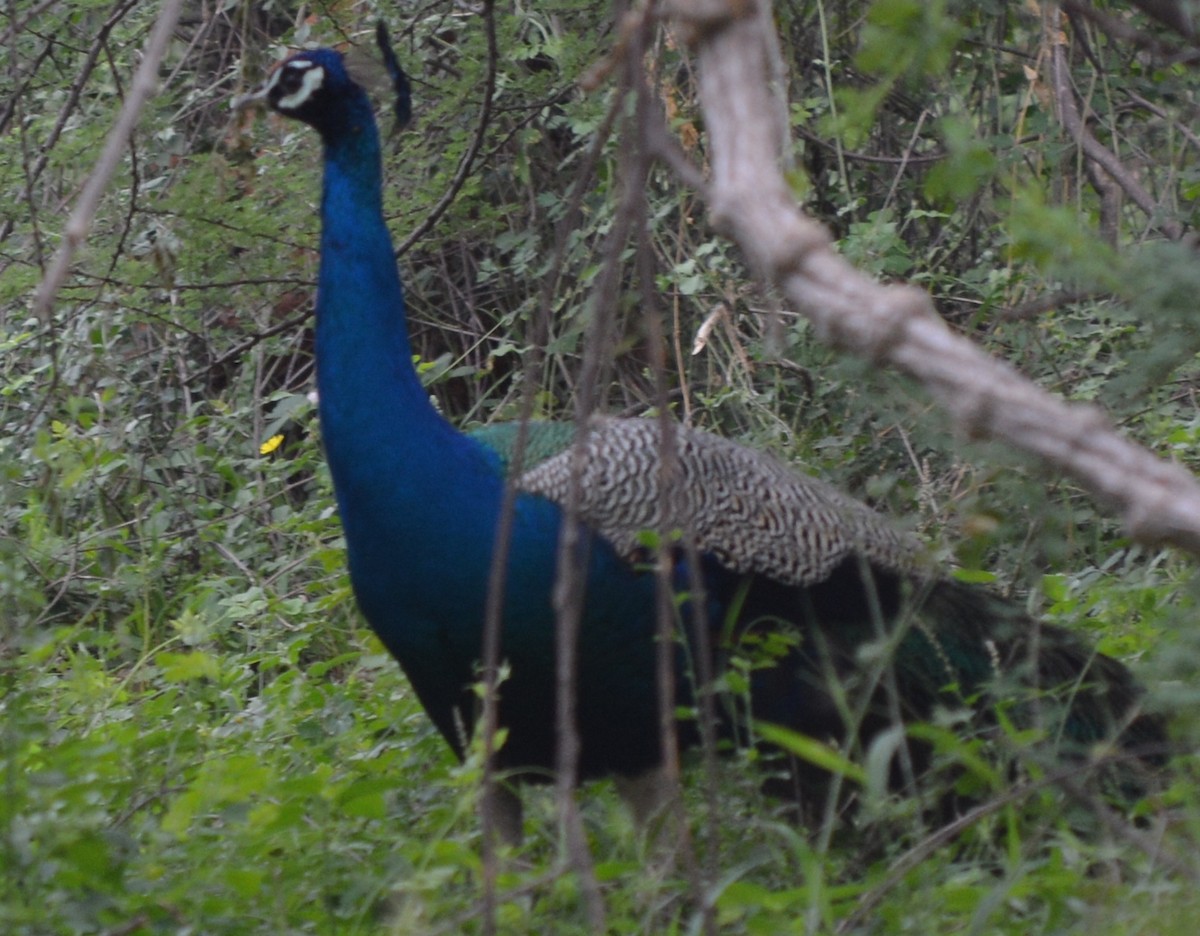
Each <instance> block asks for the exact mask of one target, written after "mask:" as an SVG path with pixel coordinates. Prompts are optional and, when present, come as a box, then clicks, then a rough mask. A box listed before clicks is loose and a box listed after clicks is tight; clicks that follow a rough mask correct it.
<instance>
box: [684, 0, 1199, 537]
mask: <svg viewBox="0 0 1200 936" xmlns="http://www.w3.org/2000/svg"><path fill="white" fill-rule="evenodd" d="M760 3H761V0H760ZM704 6H705V12H704V15H703V19H702V21H700V22H695V21H692V20H690V19H689V17H690V16H691V7H690V5H689V4H687V3H684V2H677V3H675V4H672V6H671V12H672V13H673V14H674V15H675V16H676V17H678V18H679V19H680V21H681V22H682V23H683V24H684V25H685V26H691V28H690V29H689V30H688V34H689V36H690V38H691V41H692V43H693V46H694V48H695V51H696V55H697V58H698V61H699V69H700V101H701V106H702V107H703V110H704V119H705V124H706V126H707V128H708V134H709V155H710V158H711V164H712V178H711V181H710V185H709V207H710V211H711V214H712V219H713V221H714V223H715V224H716V225H717V226H718V227H719V228H720V229H721V230H722V231H724V232H725V233H726V234H728V235H729V236H730V237H731V238H733V240H735V241H736V242H737V243H738V244H739V245H740V246H741V247H742V249H743V250H744V251H745V253H746V255H747V256H748V257H749V258H750V261H751V263H752V264H753V265H754V266H755V268H756V272H757V274H758V275H760V276H761V277H762V278H763V279H764V280H766V281H768V282H770V283H772V284H774V285H775V286H776V287H777V288H778V289H780V290H781V291H782V292H783V294H784V295H785V296H786V298H787V299H788V301H789V302H790V303H791V304H792V305H793V306H794V307H795V308H796V309H797V310H798V311H800V312H803V313H804V314H805V315H807V316H808V317H809V319H810V320H811V321H812V323H813V325H814V326H815V328H816V330H817V332H818V334H820V335H821V336H822V337H823V338H824V339H825V340H827V341H829V342H830V343H831V344H833V345H835V346H836V347H838V348H841V349H843V350H846V351H850V352H852V353H854V354H857V355H860V356H863V357H866V358H868V359H870V360H872V361H877V362H879V363H881V364H886V365H889V366H891V367H894V368H896V369H897V370H899V371H901V372H902V373H905V374H908V375H909V376H911V377H914V378H916V379H917V380H918V381H920V382H921V384H922V385H923V386H924V387H925V388H926V389H927V390H928V391H929V393H930V394H932V395H933V396H934V397H935V398H936V399H937V400H938V402H939V403H941V404H942V405H943V406H944V407H945V408H946V409H947V410H948V411H949V412H950V413H951V414H952V415H953V417H954V419H955V421H956V423H957V424H958V426H959V427H960V428H961V429H962V430H963V431H965V432H966V433H967V434H968V435H970V436H973V437H979V438H992V439H999V440H1001V441H1003V442H1005V443H1007V444H1009V445H1012V446H1014V447H1016V448H1019V449H1022V450H1024V451H1026V452H1030V453H1032V454H1034V455H1036V456H1038V457H1039V458H1041V459H1042V460H1043V461H1045V462H1046V463H1047V464H1048V465H1050V466H1053V467H1054V468H1056V469H1059V470H1061V471H1064V472H1067V473H1069V474H1071V475H1073V476H1074V477H1075V478H1076V479H1078V481H1079V482H1080V483H1081V484H1083V486H1084V487H1086V488H1087V489H1088V490H1089V491H1091V492H1092V493H1093V494H1095V495H1096V496H1097V497H1099V498H1101V499H1102V500H1104V501H1106V502H1107V503H1108V504H1110V505H1111V506H1112V507H1114V508H1115V509H1116V510H1117V511H1119V513H1120V515H1121V517H1122V519H1123V521H1124V523H1125V525H1126V528H1127V529H1128V531H1129V534H1130V535H1131V536H1133V537H1134V538H1135V539H1137V540H1139V541H1140V542H1143V543H1171V544H1174V545H1176V546H1180V547H1182V548H1184V549H1187V550H1189V551H1191V552H1193V553H1197V554H1200V484H1197V482H1196V479H1195V478H1194V477H1193V476H1192V475H1191V474H1190V473H1189V472H1188V471H1186V470H1185V469H1184V468H1182V467H1181V466H1180V465H1178V464H1174V463H1171V462H1167V461H1163V460H1161V459H1159V458H1157V457H1156V456H1154V455H1153V454H1151V453H1150V452H1148V451H1146V450H1145V449H1143V448H1141V447H1139V446H1138V445H1135V444H1134V443H1132V442H1130V441H1129V440H1127V439H1125V438H1123V437H1122V436H1121V435H1119V434H1118V433H1117V432H1116V431H1115V430H1114V429H1113V428H1112V426H1111V425H1110V424H1109V421H1108V419H1107V417H1106V416H1105V415H1104V413H1103V412H1101V411H1100V410H1099V409H1097V408H1096V407H1094V406H1089V405H1084V404H1075V403H1067V402H1065V401H1063V400H1062V399H1060V398H1058V397H1056V396H1053V395H1051V394H1049V393H1046V392H1045V391H1043V390H1041V389H1040V388H1039V387H1037V386H1036V385H1034V384H1033V383H1031V382H1030V381H1028V380H1027V379H1025V378H1024V377H1022V376H1021V375H1020V374H1019V373H1018V372H1017V371H1016V370H1014V369H1013V368H1012V367H1010V366H1009V365H1008V364H1006V363H1004V362H1002V361H999V360H997V359H995V358H993V357H991V356H989V355H988V354H986V353H984V352H983V351H982V350H981V349H980V348H979V347H978V346H976V345H975V344H974V343H973V342H971V341H970V340H968V339H967V338H965V337H963V336H961V335H958V334H956V333H955V332H953V331H951V330H950V329H949V328H948V327H947V326H946V324H945V323H944V322H943V321H942V320H941V318H940V317H939V316H938V315H937V313H936V312H935V310H934V308H933V303H932V301H931V300H930V298H929V296H928V295H926V294H925V293H923V292H921V291H919V290H917V289H914V288H912V287H907V286H884V285H881V284H879V283H877V282H875V281H873V280H871V279H870V278H868V277H867V276H865V275H864V274H862V273H860V272H859V271H858V270H856V269H854V268H853V267H852V266H850V264H848V263H847V262H846V261H845V260H844V259H842V257H841V256H840V255H838V254H837V253H836V252H835V251H834V250H833V247H832V243H831V241H830V237H829V234H828V233H827V232H826V231H825V229H824V228H823V227H822V226H821V225H819V224H818V223H816V222H814V221H813V220H811V219H810V218H808V217H806V216H805V215H804V214H803V213H802V212H801V211H800V209H799V207H798V206H797V204H796V202H795V199H794V198H793V197H792V194H791V192H790V191H789V189H788V186H787V184H786V182H785V180H784V178H783V174H782V172H781V171H780V165H781V160H782V158H783V144H784V140H783V139H782V133H781V130H780V127H779V124H778V120H777V115H778V106H777V103H776V101H775V100H774V98H773V94H774V93H775V92H774V91H773V89H772V85H771V82H770V80H769V79H770V77H771V74H772V72H771V67H770V65H771V63H770V58H769V50H770V47H771V46H770V42H771V38H772V33H771V32H769V31H770V30H771V29H773V26H772V25H771V21H770V16H769V10H768V9H766V7H765V5H763V8H762V9H759V8H758V6H757V5H755V4H753V3H749V2H739V3H734V4H731V5H729V6H727V7H726V10H727V13H726V16H725V17H724V18H723V19H718V18H717V17H715V16H714V15H713V11H712V9H710V8H709V7H711V4H710V3H706V4H705V5H704Z"/></svg>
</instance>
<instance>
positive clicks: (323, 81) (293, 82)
mask: <svg viewBox="0 0 1200 936" xmlns="http://www.w3.org/2000/svg"><path fill="white" fill-rule="evenodd" d="M375 41H376V43H377V44H378V45H379V50H380V52H381V53H382V55H383V67H384V69H385V70H386V72H387V77H388V80H389V82H390V84H391V87H392V90H393V93H394V94H395V98H396V100H395V104H394V105H393V109H394V113H395V115H396V125H397V127H403V126H405V125H407V124H408V122H409V119H410V118H411V116H412V98H411V90H410V87H409V83H408V76H407V75H405V73H404V69H402V68H401V67H400V63H399V62H398V61H397V59H396V53H395V52H394V51H392V44H391V42H390V41H389V40H388V35H387V30H386V29H385V28H384V25H383V23H380V24H379V25H378V26H377V27H376V29H375ZM376 69H377V66H376ZM370 72H371V68H370V66H369V65H368V66H365V67H364V66H362V65H359V63H357V62H355V63H353V64H351V62H350V61H348V59H347V57H346V56H345V55H343V54H342V53H340V52H338V51H336V50H334V49H311V50H308V51H305V52H300V53H298V54H296V55H293V56H292V57H291V58H289V59H285V60H284V61H283V62H282V63H280V65H279V67H278V68H276V69H275V71H273V72H272V73H271V75H270V77H269V78H267V80H266V81H265V82H264V83H263V84H262V86H261V87H259V88H258V89H257V90H255V91H251V92H250V93H249V94H245V95H242V96H241V97H240V98H237V99H236V100H235V101H234V102H233V106H234V107H238V108H240V107H245V106H248V105H252V104H255V103H258V102H265V103H266V105H267V106H268V107H270V108H271V109H272V110H274V111H276V112H278V113H280V114H283V115H284V116H285V117H293V118H295V119H296V120H302V121H303V122H304V123H306V124H309V125H310V126H312V127H314V128H316V130H317V131H318V132H320V133H321V134H322V135H323V136H328V135H332V134H336V133H339V132H342V131H344V130H345V129H346V124H347V121H348V120H351V121H353V120H354V114H355V113H356V112H359V111H361V110H362V109H363V107H360V106H355V105H363V106H366V105H367V95H366V90H365V89H366V88H367V87H370V86H371V85H372V84H374V81H373V80H372V78H373V76H372V75H371V74H370ZM367 112H368V113H369V108H368V111H367Z"/></svg>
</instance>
